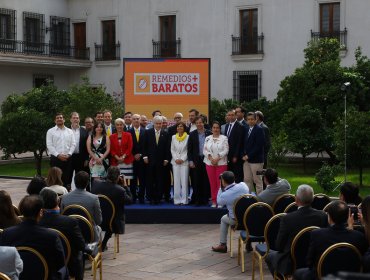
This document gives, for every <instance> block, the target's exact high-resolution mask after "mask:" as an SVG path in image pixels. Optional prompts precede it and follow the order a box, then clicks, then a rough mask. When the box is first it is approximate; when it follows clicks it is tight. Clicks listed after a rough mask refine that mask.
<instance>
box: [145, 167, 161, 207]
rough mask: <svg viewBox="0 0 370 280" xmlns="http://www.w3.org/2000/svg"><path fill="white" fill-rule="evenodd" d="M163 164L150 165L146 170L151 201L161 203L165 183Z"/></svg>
mask: <svg viewBox="0 0 370 280" xmlns="http://www.w3.org/2000/svg"><path fill="white" fill-rule="evenodd" d="M163 167H164V166H163V163H162V162H161V163H156V164H149V165H148V166H147V168H146V171H147V172H146V174H147V177H146V178H147V184H148V191H149V193H148V195H149V200H150V201H154V202H159V201H160V200H161V198H162V193H163V191H162V190H163V183H164V176H165V173H164V168H163Z"/></svg>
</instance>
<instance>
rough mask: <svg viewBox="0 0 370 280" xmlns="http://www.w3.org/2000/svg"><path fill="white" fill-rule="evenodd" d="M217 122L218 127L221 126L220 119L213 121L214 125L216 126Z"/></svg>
mask: <svg viewBox="0 0 370 280" xmlns="http://www.w3.org/2000/svg"><path fill="white" fill-rule="evenodd" d="M215 124H217V125H218V127H219V128H221V124H220V123H219V122H218V121H213V122H212V126H214V125H215Z"/></svg>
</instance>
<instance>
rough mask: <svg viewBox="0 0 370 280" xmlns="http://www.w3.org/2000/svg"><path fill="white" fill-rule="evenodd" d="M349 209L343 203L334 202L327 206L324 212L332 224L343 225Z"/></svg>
mask: <svg viewBox="0 0 370 280" xmlns="http://www.w3.org/2000/svg"><path fill="white" fill-rule="evenodd" d="M348 211H349V208H348V206H347V203H345V202H344V201H340V200H336V201H333V202H332V203H330V204H329V205H328V207H327V208H326V212H327V213H328V215H329V216H330V218H331V219H332V221H333V222H334V224H336V225H337V224H344V223H346V222H347V219H348Z"/></svg>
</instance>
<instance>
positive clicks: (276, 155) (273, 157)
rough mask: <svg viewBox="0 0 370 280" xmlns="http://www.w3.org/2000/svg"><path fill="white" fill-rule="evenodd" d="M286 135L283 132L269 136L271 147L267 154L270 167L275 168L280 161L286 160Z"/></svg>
mask: <svg viewBox="0 0 370 280" xmlns="http://www.w3.org/2000/svg"><path fill="white" fill-rule="evenodd" d="M287 140H288V137H287V135H286V134H285V133H284V132H280V133H279V134H277V135H275V136H273V137H271V148H270V151H269V154H268V163H269V166H270V167H273V168H277V167H278V166H279V164H280V163H283V162H285V161H286V158H285V156H286V154H287V153H288V149H287Z"/></svg>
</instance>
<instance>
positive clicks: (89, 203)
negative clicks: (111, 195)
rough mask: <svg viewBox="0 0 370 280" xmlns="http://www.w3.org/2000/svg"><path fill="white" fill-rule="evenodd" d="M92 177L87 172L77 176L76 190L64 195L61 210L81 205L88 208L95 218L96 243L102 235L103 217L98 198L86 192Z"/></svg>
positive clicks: (81, 172)
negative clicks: (73, 205)
mask: <svg viewBox="0 0 370 280" xmlns="http://www.w3.org/2000/svg"><path fill="white" fill-rule="evenodd" d="M89 179H90V176H89V174H87V172H85V171H80V172H78V173H77V174H76V176H75V185H76V189H75V190H73V191H71V192H70V193H67V194H65V195H63V197H62V203H61V210H63V209H64V208H65V207H67V206H68V205H71V204H77V205H81V206H83V207H85V208H86V210H87V211H88V212H89V213H90V215H91V217H92V218H93V222H94V224H93V226H94V229H95V233H94V236H95V241H98V240H99V238H100V235H101V228H100V227H99V225H100V224H101V222H102V215H101V209H100V203H99V199H98V196H97V195H95V194H92V193H89V192H88V191H86V187H87V185H88V184H89Z"/></svg>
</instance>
